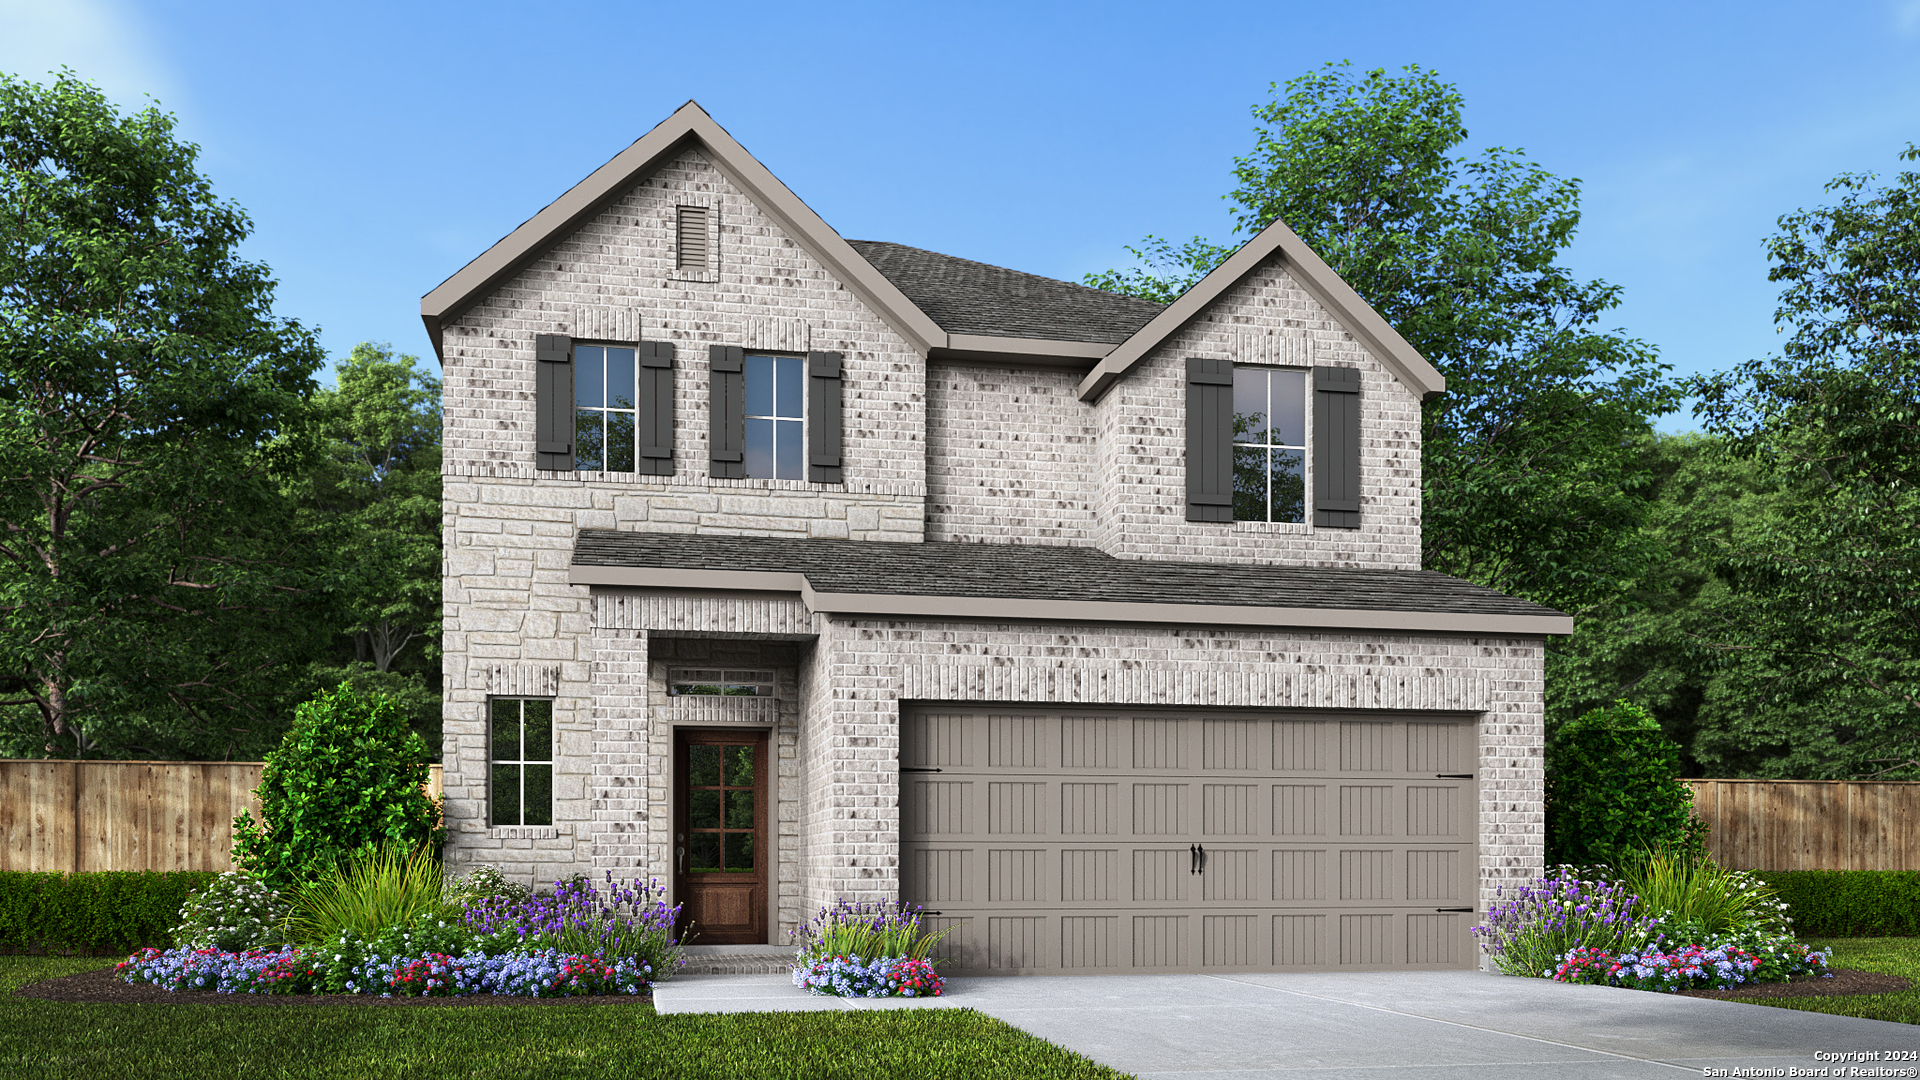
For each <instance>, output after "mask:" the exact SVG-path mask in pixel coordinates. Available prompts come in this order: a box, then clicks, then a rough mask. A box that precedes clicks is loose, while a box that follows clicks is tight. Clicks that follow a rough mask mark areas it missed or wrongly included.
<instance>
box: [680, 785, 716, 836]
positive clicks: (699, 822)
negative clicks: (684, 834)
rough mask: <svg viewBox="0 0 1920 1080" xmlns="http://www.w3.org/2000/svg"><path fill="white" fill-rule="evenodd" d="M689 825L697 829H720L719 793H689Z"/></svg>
mask: <svg viewBox="0 0 1920 1080" xmlns="http://www.w3.org/2000/svg"><path fill="white" fill-rule="evenodd" d="M687 825H688V826H689V827H691V828H695V829H717V828H719V827H720V793H719V792H717V791H690V792H688V793H687Z"/></svg>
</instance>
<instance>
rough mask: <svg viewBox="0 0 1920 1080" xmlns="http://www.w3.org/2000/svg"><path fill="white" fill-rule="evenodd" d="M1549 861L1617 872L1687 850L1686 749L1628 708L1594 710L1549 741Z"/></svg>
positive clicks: (1626, 705)
mask: <svg viewBox="0 0 1920 1080" xmlns="http://www.w3.org/2000/svg"><path fill="white" fill-rule="evenodd" d="M1546 765H1547V862H1548V864H1549V865H1552V864H1556V863H1571V864H1574V865H1580V866H1591V865H1595V864H1606V865H1618V864H1619V863H1621V862H1622V861H1624V860H1626V859H1628V858H1631V857H1632V855H1633V854H1634V853H1635V852H1637V851H1640V850H1642V849H1646V848H1658V847H1665V846H1669V845H1682V844H1684V843H1685V842H1686V840H1687V823H1688V820H1689V819H1690V818H1691V816H1692V807H1693V792H1692V791H1691V790H1689V789H1688V787H1687V785H1686V784H1684V783H1682V782H1681V780H1680V747H1679V746H1678V745H1676V744H1675V743H1674V742H1673V740H1671V739H1669V738H1667V737H1666V735H1664V734H1662V733H1661V731H1660V722H1659V721H1657V720H1655V719H1654V718H1653V717H1652V716H1651V715H1649V714H1648V713H1647V711H1646V710H1644V709H1642V708H1640V707H1639V706H1638V705H1634V704H1631V703H1629V702H1625V701H1622V702H1618V703H1616V704H1615V705H1614V706H1613V707H1612V708H1607V709H1595V710H1593V711H1592V712H1589V713H1587V714H1586V715H1585V716H1582V717H1580V718H1579V719H1577V720H1573V721H1571V722H1569V723H1568V724H1566V725H1565V726H1563V727H1562V728H1560V730H1558V731H1556V732H1554V733H1553V735H1552V736H1551V737H1550V738H1548V740H1547V762H1546Z"/></svg>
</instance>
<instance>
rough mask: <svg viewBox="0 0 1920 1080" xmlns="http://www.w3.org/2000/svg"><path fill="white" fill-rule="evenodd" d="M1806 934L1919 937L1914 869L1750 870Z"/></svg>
mask: <svg viewBox="0 0 1920 1080" xmlns="http://www.w3.org/2000/svg"><path fill="white" fill-rule="evenodd" d="M1752 873H1753V876H1754V877H1756V878H1759V879H1760V880H1761V881H1764V882H1765V883H1766V884H1767V885H1768V887H1770V888H1771V889H1773V891H1774V893H1775V894H1776V895H1778V896H1779V897H1780V899H1781V900H1782V901H1784V902H1785V903H1786V905H1787V910H1788V912H1789V913H1790V914H1791V915H1792V916H1793V925H1794V928H1795V929H1797V930H1798V931H1799V932H1800V933H1802V934H1806V935H1808V936H1810V937H1913V936H1920V871H1915V870H1755V871H1752Z"/></svg>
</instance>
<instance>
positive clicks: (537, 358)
mask: <svg viewBox="0 0 1920 1080" xmlns="http://www.w3.org/2000/svg"><path fill="white" fill-rule="evenodd" d="M533 357H534V365H533V370H534V377H533V439H534V462H535V464H536V465H537V466H538V467H539V468H542V469H550V470H554V471H557V472H572V471H573V398H574V389H573V339H572V338H570V337H567V336H566V335H565V334H540V335H538V336H537V337H535V338H534V343H533Z"/></svg>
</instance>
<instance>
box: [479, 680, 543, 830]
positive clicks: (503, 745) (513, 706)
mask: <svg viewBox="0 0 1920 1080" xmlns="http://www.w3.org/2000/svg"><path fill="white" fill-rule="evenodd" d="M487 716H488V726H489V727H490V729H491V730H490V731H489V732H488V735H487V743H488V749H489V757H490V761H489V762H488V767H487V776H488V787H489V788H490V789H491V796H492V798H491V800H490V801H491V802H492V808H491V810H490V812H489V814H488V819H489V820H488V823H489V824H490V825H551V824H553V757H554V754H553V702H552V701H550V700H547V699H544V698H494V699H493V700H492V701H491V702H489V703H488V706H487Z"/></svg>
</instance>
